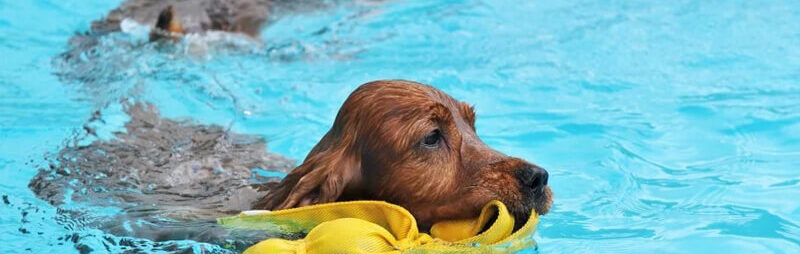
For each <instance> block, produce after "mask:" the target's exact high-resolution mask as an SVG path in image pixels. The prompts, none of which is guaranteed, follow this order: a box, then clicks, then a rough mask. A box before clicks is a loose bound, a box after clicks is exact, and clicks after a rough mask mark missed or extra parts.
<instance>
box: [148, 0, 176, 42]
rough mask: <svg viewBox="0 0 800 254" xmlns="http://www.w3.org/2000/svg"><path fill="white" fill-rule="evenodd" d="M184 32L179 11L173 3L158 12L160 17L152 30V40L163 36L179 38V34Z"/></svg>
mask: <svg viewBox="0 0 800 254" xmlns="http://www.w3.org/2000/svg"><path fill="white" fill-rule="evenodd" d="M180 34H183V25H182V24H181V21H180V19H178V13H177V12H176V11H175V8H173V7H172V5H168V6H167V7H166V8H164V10H162V11H161V12H160V13H158V19H157V20H156V24H155V26H154V27H153V29H152V30H151V31H150V41H155V40H159V39H162V38H170V39H177V37H175V36H177V35H180Z"/></svg>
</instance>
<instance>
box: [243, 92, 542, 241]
mask: <svg viewBox="0 0 800 254" xmlns="http://www.w3.org/2000/svg"><path fill="white" fill-rule="evenodd" d="M547 178H548V174H547V171H545V170H544V169H542V168H539V167H538V166H536V165H533V164H531V163H528V162H526V161H524V160H522V159H518V158H513V157H509V156H506V155H504V154H502V153H500V152H497V151H495V150H493V149H491V148H489V147H488V146H487V145H485V144H484V143H483V142H482V141H481V140H480V138H478V136H477V134H476V131H475V113H474V112H473V109H472V107H470V106H469V105H467V104H465V103H463V102H459V101H457V100H455V99H453V98H452V97H450V96H449V95H447V94H445V93H444V92H442V91H440V90H438V89H436V88H434V87H431V86H428V85H423V84H420V83H415V82H410V81H402V80H388V81H375V82H371V83H367V84H364V85H362V86H361V87H359V88H358V89H356V90H355V91H354V92H353V93H352V94H351V95H350V96H349V97H348V99H347V100H346V101H345V102H344V104H343V105H342V107H341V109H340V111H339V113H338V115H337V116H336V120H335V122H334V124H333V127H332V128H331V130H330V131H328V133H327V134H326V135H325V136H324V137H323V138H322V140H320V142H319V143H318V144H317V145H316V146H315V147H314V149H312V150H311V152H310V153H309V155H308V156H307V157H306V159H305V161H304V162H303V163H302V165H300V166H299V167H297V168H296V169H294V170H293V171H292V172H291V173H290V174H289V175H288V176H287V177H286V178H284V179H283V180H282V181H281V182H280V184H278V186H276V187H275V188H274V189H273V190H271V192H270V193H269V194H267V195H266V196H265V198H264V199H263V200H262V201H261V202H260V203H259V204H257V205H256V208H262V209H286V208H292V207H299V206H305V205H310V204H317V203H325V202H333V201H342V200H359V199H369V200H385V201H388V202H391V203H395V204H398V205H400V206H403V207H405V208H407V209H408V210H409V211H410V212H411V213H412V214H413V215H414V216H415V217H416V218H417V219H418V220H419V223H420V225H421V226H422V227H427V226H430V225H431V224H432V223H434V222H437V221H441V220H445V219H463V218H468V217H474V216H477V215H478V214H479V212H480V209H481V207H482V206H483V205H485V204H486V203H487V202H489V201H491V200H495V199H496V200H500V201H502V202H503V203H505V204H506V205H507V206H508V207H509V209H510V210H511V211H512V213H513V214H514V215H515V217H517V218H527V217H528V216H529V215H530V212H531V211H532V210H535V211H536V212H537V213H539V214H545V213H547V212H548V211H549V209H550V205H551V204H552V192H551V190H550V188H549V187H548V186H547V180H548V179H547ZM517 221H518V223H521V222H523V221H524V219H518V220H517ZM518 226H520V225H518Z"/></svg>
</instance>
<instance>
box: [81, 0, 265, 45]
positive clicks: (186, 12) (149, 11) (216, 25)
mask: <svg viewBox="0 0 800 254" xmlns="http://www.w3.org/2000/svg"><path fill="white" fill-rule="evenodd" d="M279 4H281V2H279V1H270V0H193V1H179V0H169V1H159V0H129V1H126V2H124V3H122V5H120V6H119V7H118V8H116V9H114V10H113V11H111V12H110V13H109V14H108V16H106V17H105V18H104V19H101V20H97V21H94V22H92V32H95V33H104V32H112V31H118V30H120V25H121V23H122V22H123V20H124V19H131V20H134V21H136V22H138V23H140V24H145V25H148V26H151V28H152V29H151V32H150V39H151V40H159V39H164V38H169V39H177V38H179V37H180V36H182V35H184V34H187V33H202V32H204V31H209V30H217V31H226V32H236V33H242V34H245V35H248V36H251V37H253V38H257V37H258V34H259V31H260V30H261V28H262V26H263V25H264V24H265V23H266V22H267V20H268V19H269V14H270V10H271V9H272V8H273V6H277V5H279Z"/></svg>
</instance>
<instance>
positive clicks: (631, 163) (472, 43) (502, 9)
mask: <svg viewBox="0 0 800 254" xmlns="http://www.w3.org/2000/svg"><path fill="white" fill-rule="evenodd" d="M120 2H121V1H118V0H117V1H105V2H97V1H51V0H42V1H2V2H0V56H2V58H3V60H2V61H3V64H2V65H0V179H4V181H0V195H2V197H3V200H2V203H0V235H2V239H3V241H4V243H3V246H2V247H0V252H2V253H46V252H50V253H72V252H86V251H88V250H94V251H96V252H105V251H107V250H121V249H120V248H121V247H120V246H108V245H114V244H116V245H125V244H130V243H131V242H135V244H139V245H147V244H148V243H147V240H144V239H128V240H127V242H124V241H120V240H118V239H116V240H115V239H114V238H113V237H114V236H112V235H109V234H107V233H105V232H102V231H99V230H97V229H94V228H92V227H89V226H86V225H87V223H86V222H84V221H74V220H72V219H71V218H73V217H71V216H67V215H65V214H64V213H63V210H62V209H57V208H55V207H53V206H52V205H50V204H48V203H47V202H45V201H42V200H40V199H38V198H37V197H36V196H35V195H34V194H33V193H32V192H31V190H30V189H29V188H28V183H29V182H30V181H31V179H32V178H33V177H34V176H35V175H36V174H37V172H38V170H39V168H41V167H44V166H46V165H48V161H49V160H50V159H51V158H52V157H53V154H54V153H57V152H58V151H59V149H61V148H63V147H65V146H69V145H70V144H69V143H70V142H71V141H73V140H75V138H74V137H75V136H76V135H78V133H81V131H82V130H83V126H84V125H85V124H86V123H87V119H90V118H91V116H92V114H93V112H95V111H100V112H102V113H103V116H104V120H105V123H104V125H103V127H102V128H99V131H98V138H100V139H104V138H105V139H110V138H111V136H112V134H111V133H113V132H114V131H121V130H123V127H122V126H123V124H124V122H125V121H127V120H126V117H127V116H126V115H125V114H124V112H123V111H122V110H121V103H122V102H120V101H121V100H125V101H130V100H139V101H146V102H150V103H153V104H154V105H155V106H156V107H157V108H158V109H159V111H161V113H162V115H164V116H165V117H169V118H191V119H193V120H194V121H195V122H197V123H202V124H218V125H222V126H227V127H229V128H230V129H231V130H232V131H235V132H237V133H245V134H250V135H258V136H261V137H264V138H266V139H267V141H268V143H269V144H268V146H269V150H270V151H271V152H276V153H278V154H282V155H285V156H287V157H289V158H294V159H302V158H303V157H304V155H305V154H306V153H307V152H308V151H309V150H310V149H311V147H312V146H313V145H314V144H315V143H316V142H317V141H318V140H319V138H320V137H321V136H322V135H323V134H324V133H325V131H327V129H328V128H329V126H330V124H331V123H332V121H333V117H334V116H335V113H336V111H337V110H338V107H339V106H340V105H341V103H342V102H343V101H344V99H345V97H346V96H347V95H348V94H349V92H350V91H352V90H353V89H354V88H355V87H356V86H358V85H360V84H362V83H364V82H367V81H371V80H376V79H387V78H403V79H410V80H415V81H419V82H423V83H428V84H431V85H434V86H436V87H439V88H441V89H442V90H444V91H446V92H448V93H450V94H451V95H453V96H454V97H456V98H458V99H461V100H464V101H467V102H470V103H472V104H474V105H475V107H476V111H477V115H478V120H477V124H476V125H477V129H478V133H479V135H480V136H481V137H482V138H483V140H484V141H485V142H486V143H487V144H489V145H490V146H492V147H494V148H495V149H497V150H500V151H503V152H505V153H507V154H510V155H514V156H519V157H522V158H526V159H528V160H529V161H532V162H535V163H537V164H538V165H540V166H542V167H544V168H546V169H548V171H549V172H550V176H551V177H550V185H551V187H552V189H553V191H554V193H555V197H556V198H555V203H554V206H553V209H552V211H551V212H550V214H548V215H547V216H544V217H542V220H541V223H540V225H539V229H538V232H537V236H536V240H537V241H538V243H539V250H538V251H539V252H541V253H584V252H600V253H642V252H668V253H675V252H680V253H708V252H722V253H731V252H733V253H798V252H800V226H798V224H799V223H800V201H799V200H800V199H798V198H797V197H798V196H800V171H798V170H800V103H798V102H800V84H799V83H800V67H799V66H800V47H798V45H800V4H798V3H796V2H793V1H772V2H769V3H757V2H756V1H705V2H698V1H668V2H661V3H651V2H645V1H602V2H601V1H574V2H571V3H553V1H549V2H546V1H390V2H381V3H375V2H370V1H342V2H341V3H334V4H332V5H333V6H332V7H330V8H326V9H324V10H318V11H314V12H311V13H306V14H298V15H287V16H285V17H281V18H280V19H278V20H277V21H275V22H274V23H273V24H271V25H270V26H268V27H266V28H265V30H264V32H263V33H262V38H263V40H264V45H257V44H253V45H249V44H247V42H241V43H244V44H247V45H244V46H242V47H237V49H235V50H225V49H218V50H213V49H211V50H209V49H206V48H201V49H200V51H201V52H200V53H197V52H196V51H194V50H193V49H192V48H191V47H186V48H179V49H172V50H159V49H155V48H152V47H146V46H135V45H136V42H138V41H141V40H142V38H143V35H142V33H141V32H140V31H139V30H137V29H138V28H137V27H136V26H132V27H131V29H130V30H129V31H128V33H127V34H122V35H115V36H111V37H113V38H107V39H106V40H104V42H105V43H106V44H108V45H113V46H114V47H111V46H108V45H106V46H102V45H101V46H100V47H99V49H98V51H97V52H94V53H93V54H95V55H94V56H92V57H94V58H90V59H93V60H92V61H91V62H89V63H84V64H85V65H71V64H64V63H63V62H60V61H58V60H57V56H58V55H59V54H61V53H63V52H65V51H66V50H67V41H68V40H69V39H70V37H71V36H73V34H74V33H75V32H76V31H86V30H88V28H89V22H90V21H91V20H94V19H97V18H99V17H101V16H103V15H105V14H106V13H107V12H108V11H109V10H111V9H112V8H114V7H116V6H117V5H119V3H120ZM519 2H525V3H519ZM233 41H234V42H236V43H238V42H237V41H236V40H235V39H233ZM124 43H128V44H130V45H133V46H129V47H127V46H126V47H118V46H119V45H122V44H124ZM243 48H244V49H243ZM207 51H209V52H210V53H208V52H207ZM204 52H206V53H204ZM69 205H72V204H67V206H69ZM76 206H77V205H76ZM81 209H83V210H82V211H84V212H87V213H89V214H91V215H96V216H101V215H103V214H113V213H116V212H117V211H115V210H114V209H113V208H102V207H96V208H91V207H90V208H87V207H82V208H81ZM108 239H112V240H108ZM179 242H180V241H179ZM179 244H180V245H181V246H189V247H194V248H195V250H198V251H200V250H201V249H212V250H217V251H224V249H221V248H218V247H219V246H216V247H215V246H208V245H207V244H201V243H197V242H191V241H184V242H180V243H179ZM104 245H105V246H104ZM531 251H532V252H533V250H531Z"/></svg>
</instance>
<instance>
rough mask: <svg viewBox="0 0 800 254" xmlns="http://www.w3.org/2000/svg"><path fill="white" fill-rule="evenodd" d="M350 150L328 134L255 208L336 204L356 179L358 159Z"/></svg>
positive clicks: (341, 141)
mask: <svg viewBox="0 0 800 254" xmlns="http://www.w3.org/2000/svg"><path fill="white" fill-rule="evenodd" d="M354 149H355V148H354V147H353V146H352V145H348V144H346V140H343V139H335V138H333V137H332V135H331V133H328V135H325V137H323V139H322V140H321V141H320V142H319V143H318V144H317V146H316V147H314V149H312V150H311V152H310V153H309V155H308V157H306V160H305V161H304V162H303V164H301V165H300V166H299V167H297V168H295V169H294V170H292V172H290V173H289V174H288V175H287V176H286V178H284V179H283V180H281V182H280V183H279V184H278V186H276V187H275V188H273V189H271V190H269V193H267V195H266V196H265V197H264V199H262V200H261V202H260V203H259V204H257V205H256V207H258V208H261V209H269V210H278V209H287V208H294V207H300V206H306V205H313V204H319V203H327V202H333V201H336V200H337V199H338V198H339V196H341V195H342V192H344V190H345V188H346V187H347V186H348V185H351V184H356V183H355V182H356V181H358V180H357V179H359V178H360V177H359V175H360V174H361V160H360V156H358V155H357V153H356V151H354Z"/></svg>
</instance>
